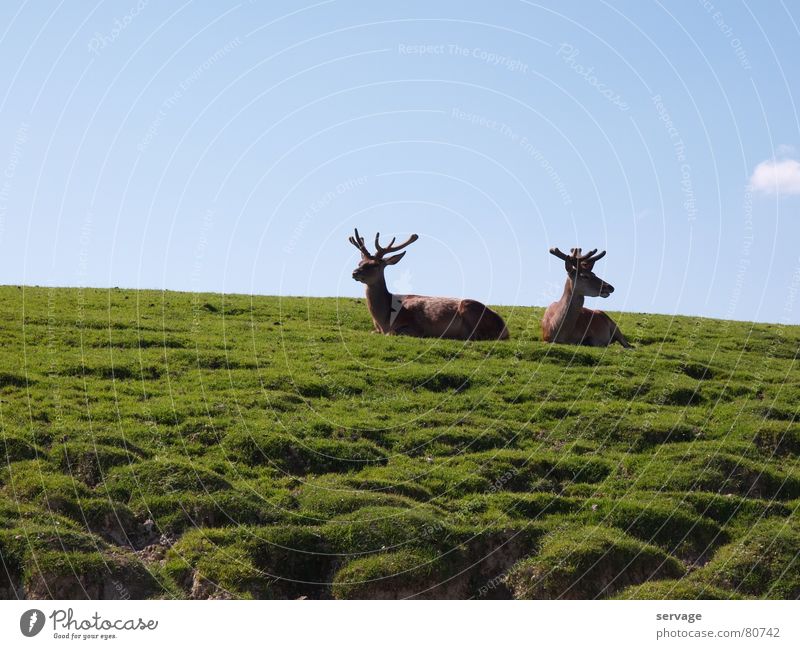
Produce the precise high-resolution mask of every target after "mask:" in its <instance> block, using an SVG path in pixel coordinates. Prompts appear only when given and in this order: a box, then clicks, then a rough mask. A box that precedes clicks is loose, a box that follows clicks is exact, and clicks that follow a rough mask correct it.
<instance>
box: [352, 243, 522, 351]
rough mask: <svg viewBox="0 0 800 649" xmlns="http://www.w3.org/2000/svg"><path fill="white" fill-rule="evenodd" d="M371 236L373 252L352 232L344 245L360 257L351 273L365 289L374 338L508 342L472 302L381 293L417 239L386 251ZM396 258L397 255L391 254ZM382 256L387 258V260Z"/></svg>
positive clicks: (495, 318) (502, 328)
mask: <svg viewBox="0 0 800 649" xmlns="http://www.w3.org/2000/svg"><path fill="white" fill-rule="evenodd" d="M380 236H381V235H380V232H379V233H378V234H376V235H375V252H374V253H372V252H370V251H369V249H368V248H367V247H366V245H365V243H364V238H363V237H362V236H361V235H359V233H358V229H357V228H356V229H355V237H350V238H349V241H350V243H352V244H353V245H354V246H355V247H356V248H358V250H359V252H360V253H361V261H360V262H359V264H358V266H357V267H356V269H355V270H354V271H353V279H354V280H356V281H357V282H361V283H363V284H365V285H366V292H367V306H368V308H369V312H370V315H371V316H372V322H373V324H374V333H381V334H385V335H389V336H414V337H417V338H451V339H456V340H507V339H508V338H509V333H508V328H507V327H506V323H505V322H504V321H503V318H501V317H500V316H499V315H498V314H497V313H495V312H494V311H492V310H491V309H490V308H489V307H487V306H485V305H484V304H481V303H480V302H477V301H475V300H466V299H465V300H462V299H459V298H448V297H426V296H422V295H393V294H392V293H390V292H389V290H388V289H387V288H386V279H385V277H384V271H385V270H386V267H387V266H394V265H395V264H397V262H399V261H400V260H401V259H402V258H403V257H404V256H405V255H406V253H405V252H400V251H401V250H403V249H404V248H406V247H408V246H410V245H411V244H412V243H414V242H415V241H416V240H417V239H419V236H418V235H416V234H412V235H411V236H410V237H409V239H408V241H406V242H405V243H401V244H399V245H395V241H396V237H395V238H393V239H392V240H391V242H390V243H389V245H388V246H386V247H385V248H384V247H383V246H381V244H380ZM398 252H400V254H395V253H398ZM387 255H391V256H389V257H387Z"/></svg>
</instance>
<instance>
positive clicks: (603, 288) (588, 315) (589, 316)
mask: <svg viewBox="0 0 800 649" xmlns="http://www.w3.org/2000/svg"><path fill="white" fill-rule="evenodd" d="M550 252H551V254H553V255H555V256H556V257H558V258H559V259H562V260H564V264H565V267H566V269H567V281H566V283H565V284H564V293H563V294H562V296H561V299H560V300H559V301H558V302H553V304H551V305H550V306H549V307H548V308H547V311H545V314H544V317H543V318H542V339H543V340H544V341H545V342H550V343H563V344H567V345H588V346H591V347H607V346H608V345H611V344H612V343H615V342H618V343H620V344H621V345H622V346H623V347H631V344H630V343H629V342H628V340H627V339H626V338H625V336H623V335H622V332H621V331H620V330H619V327H617V325H616V323H615V322H614V321H613V320H612V319H611V318H610V317H609V316H608V315H606V314H605V313H603V312H602V311H598V310H595V309H587V308H586V307H584V306H583V303H584V298H585V297H586V296H589V297H596V296H600V297H608V296H609V295H610V294H611V293H613V292H614V287H613V286H611V285H610V284H607V283H606V282H604V281H603V280H602V279H600V278H599V277H597V276H596V275H595V274H594V273H593V272H592V268H593V267H594V264H595V262H596V261H597V260H598V259H600V258H601V257H603V256H604V255H605V252H602V253H600V254H599V255H597V256H594V253H596V252H597V250H592V251H591V252H589V253H588V254H586V255H581V250H580V248H573V249H572V255H571V256H569V257H568V256H567V255H565V254H564V253H562V252H561V251H560V250H559V249H558V248H554V249H552V250H551V251H550Z"/></svg>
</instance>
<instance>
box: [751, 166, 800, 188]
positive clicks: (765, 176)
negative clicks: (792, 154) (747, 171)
mask: <svg viewBox="0 0 800 649" xmlns="http://www.w3.org/2000/svg"><path fill="white" fill-rule="evenodd" d="M750 188H751V189H752V190H753V191H757V192H763V193H764V194H800V162H798V161H797V160H794V159H792V158H785V159H784V160H775V159H773V160H764V162H760V163H759V164H758V165H756V168H755V169H754V170H753V175H752V176H750Z"/></svg>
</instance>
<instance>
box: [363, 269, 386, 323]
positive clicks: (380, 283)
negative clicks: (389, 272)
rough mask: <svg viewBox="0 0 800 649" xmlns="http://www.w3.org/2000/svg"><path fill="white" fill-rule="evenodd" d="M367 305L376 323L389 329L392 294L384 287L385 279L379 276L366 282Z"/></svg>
mask: <svg viewBox="0 0 800 649" xmlns="http://www.w3.org/2000/svg"><path fill="white" fill-rule="evenodd" d="M367 307H368V308H369V312H370V314H371V315H372V319H373V320H375V322H376V324H378V326H380V328H381V329H382V330H383V331H384V332H386V331H388V330H389V326H390V324H391V323H390V321H391V315H392V294H391V293H389V289H388V288H386V279H385V278H384V277H383V276H381V278H380V279H379V280H377V281H375V282H373V283H372V284H367Z"/></svg>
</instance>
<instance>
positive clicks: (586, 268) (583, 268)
mask: <svg viewBox="0 0 800 649" xmlns="http://www.w3.org/2000/svg"><path fill="white" fill-rule="evenodd" d="M596 252H597V248H595V249H594V250H590V251H589V252H587V253H586V254H585V255H584V254H581V249H580V248H572V250H571V251H570V254H569V255H565V254H564V253H563V252H561V251H560V250H559V249H558V248H550V254H551V255H555V256H556V257H558V258H559V259H561V260H563V261H564V268H566V270H567V275H569V278H570V280H571V281H572V286H573V291H574V293H575V294H577V295H585V296H586V297H597V296H600V297H608V296H609V295H611V294H612V293H613V292H614V287H613V286H611V284H608V283H606V282H604V281H603V280H602V279H600V278H599V277H598V276H597V275H595V274H594V273H593V272H592V269H593V268H594V264H595V262H596V261H598V260H599V259H602V258H603V257H605V254H606V251H605V250H603V252H601V253H599V254H595V253H596Z"/></svg>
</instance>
